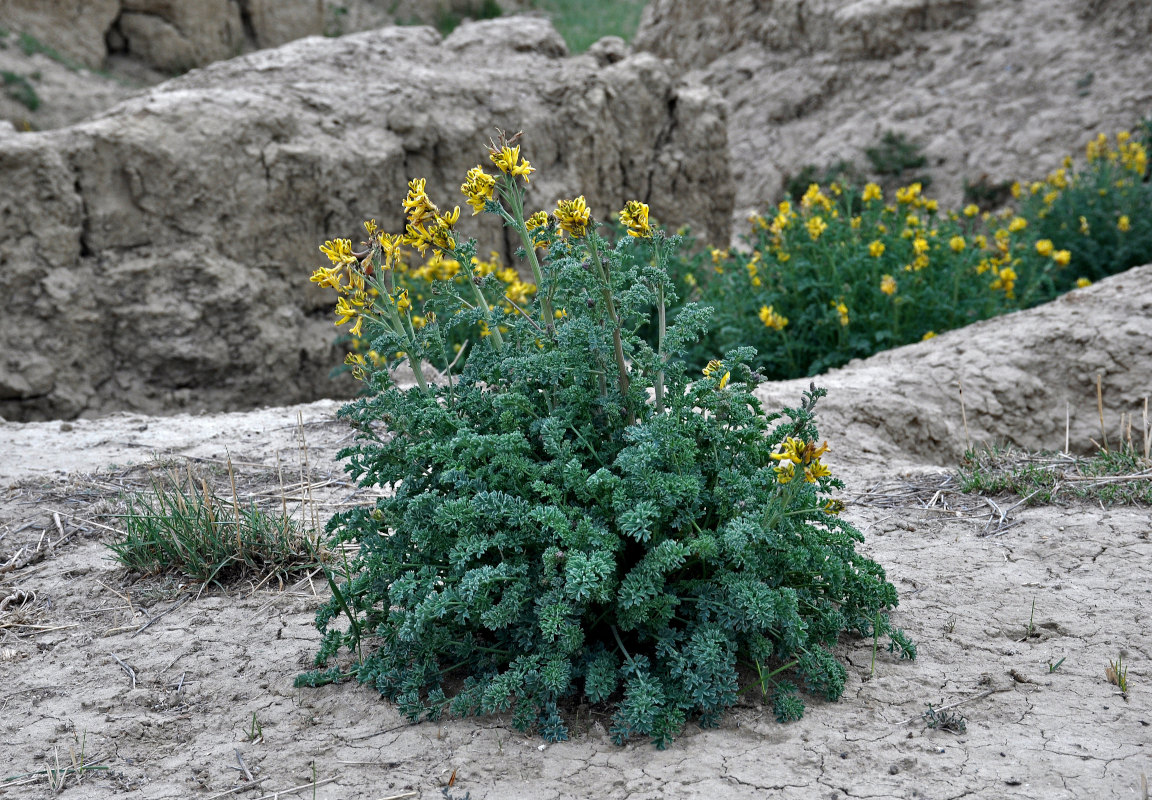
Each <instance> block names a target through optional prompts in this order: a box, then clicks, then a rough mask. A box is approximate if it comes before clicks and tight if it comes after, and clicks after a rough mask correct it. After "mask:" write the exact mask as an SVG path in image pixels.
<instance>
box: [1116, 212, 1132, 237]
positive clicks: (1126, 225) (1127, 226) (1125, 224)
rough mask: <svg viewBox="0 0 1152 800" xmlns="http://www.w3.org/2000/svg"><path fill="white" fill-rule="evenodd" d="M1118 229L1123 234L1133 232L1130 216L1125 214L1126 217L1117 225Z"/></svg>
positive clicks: (1121, 218)
mask: <svg viewBox="0 0 1152 800" xmlns="http://www.w3.org/2000/svg"><path fill="white" fill-rule="evenodd" d="M1116 227H1117V228H1119V229H1120V230H1121V231H1122V232H1123V233H1127V232H1128V231H1130V230H1132V221H1131V220H1129V219H1128V215H1127V214H1125V215H1124V216H1122V217H1120V221H1119V222H1117V223H1116Z"/></svg>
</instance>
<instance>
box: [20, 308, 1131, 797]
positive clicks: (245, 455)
mask: <svg viewBox="0 0 1152 800" xmlns="http://www.w3.org/2000/svg"><path fill="white" fill-rule="evenodd" d="M1028 313H1031V312H1028ZM1016 324H1018V322H1017V323H1016ZM977 335H978V336H979V335H988V336H994V335H998V334H997V333H996V330H995V329H989V330H988V331H987V333H986V334H979V332H978V334H977ZM971 337H972V334H971V333H965V334H964V338H965V339H971ZM939 338H940V339H942V340H943V341H942V342H939V343H937V342H930V343H925V344H924V345H916V346H913V347H912V348H905V349H904V350H903V351H895V353H896V355H890V356H888V358H889V359H895V360H896V361H899V360H900V359H901V358H905V359H906V360H907V359H915V358H921V357H924V356H923V355H922V353H923V352H924V351H928V352H929V357H931V353H932V352H933V350H932V348H941V347H943V348H947V347H950V346H952V345H950V344H949V341H950V340H949V337H947V336H945V337H939ZM958 338H959V337H957V339H958ZM901 352H905V353H907V354H909V355H907V356H901V355H900V353H901ZM870 368H872V367H871V366H870V364H869V362H868V361H866V362H863V363H861V364H858V365H850V366H849V367H848V368H846V369H845V370H842V371H840V372H839V373H834V374H832V375H829V376H827V377H826V380H825V383H826V384H827V385H829V386H830V387H831V388H832V392H833V396H834V395H835V387H836V386H837V385H840V384H843V383H851V381H850V380H849V379H850V378H851V375H852V373H853V372H854V371H858V370H867V369H870ZM337 408H338V403H337V402H335V401H321V402H318V403H312V404H309V405H304V406H296V407H289V408H269V409H264V410H262V411H256V412H246V413H234V414H224V415H204V416H199V417H194V416H175V417H166V418H161V417H142V416H137V415H131V414H118V415H113V416H110V417H105V418H101V419H94V420H77V421H74V422H68V423H60V422H55V423H50V422H45V423H26V424H21V425H16V424H13V423H7V424H3V425H0V452H2V453H3V456H4V457H3V458H2V459H0V464H2V466H0V485H2V486H4V487H5V488H3V489H0V564H5V563H7V564H9V566H7V567H5V568H2V569H0V761H2V763H3V764H4V768H3V773H4V775H3V777H5V778H6V780H5V782H4V783H3V784H0V797H3V798H36V797H44V796H49V795H51V794H53V792H54V791H55V790H54V789H53V787H52V785H51V783H50V779H51V777H52V773H53V771H55V770H57V769H62V768H64V767H66V766H67V765H68V764H71V763H83V764H84V765H85V766H86V768H85V769H84V770H82V774H81V775H79V776H78V775H75V774H67V775H65V776H64V786H63V787H62V788H61V790H60V796H63V797H71V798H84V797H118V796H125V797H140V798H186V797H194V798H224V797H233V796H235V797H243V798H247V799H248V800H252V799H253V798H268V800H271V798H279V797H285V798H289V797H315V798H318V799H321V798H322V799H325V800H335V799H336V798H348V799H349V800H351V799H357V800H359V799H363V800H382V799H383V798H397V799H400V798H405V799H406V798H442V797H452V798H457V800H460V799H461V798H465V797H469V796H470V797H471V798H474V800H485V799H488V798H492V799H493V800H495V799H496V798H509V799H511V798H525V799H526V800H527V799H528V798H532V799H533V800H535V799H536V798H546V799H551V798H557V799H559V798H584V797H596V798H620V799H621V800H623V799H624V798H628V799H629V800H640V799H641V798H653V799H655V798H764V797H773V798H777V797H778V798H829V799H830V798H887V797H898V798H959V797H979V798H1005V797H1010V798H1037V799H1038V800H1039V799H1040V798H1044V800H1050V799H1051V798H1079V797H1088V796H1095V797H1134V798H1140V797H1142V796H1146V795H1143V794H1142V792H1143V791H1144V790H1143V788H1142V787H1143V786H1144V785H1145V784H1144V783H1142V782H1145V781H1146V780H1147V778H1146V776H1148V775H1150V774H1152V752H1150V751H1152V702H1150V700H1149V698H1150V697H1152V693H1150V692H1149V690H1148V688H1147V687H1148V681H1149V678H1150V677H1152V670H1149V668H1148V664H1149V662H1150V660H1152V633H1150V627H1152V625H1150V619H1149V613H1150V609H1152V584H1150V583H1149V581H1148V580H1147V575H1148V570H1149V568H1150V566H1152V542H1150V541H1149V533H1150V530H1152V524H1150V519H1149V513H1148V509H1147V508H1146V507H1131V506H1117V507H1103V506H1100V505H1096V506H1092V505H1088V504H1079V505H1072V506H1062V507H1055V506H1052V507H1032V508H1030V507H1026V506H1023V505H1019V504H1017V501H1016V500H1014V499H1005V498H999V499H995V498H988V499H985V498H981V497H975V496H970V495H960V494H958V493H957V492H956V491H955V490H954V488H951V487H954V481H951V480H949V477H948V476H949V472H948V470H947V469H946V468H945V467H947V466H948V465H947V464H943V463H941V464H936V465H932V464H930V463H927V462H926V461H925V460H923V459H919V460H917V459H911V458H900V457H899V456H898V455H893V454H892V453H887V454H885V455H882V456H878V455H876V454H875V452H876V448H872V447H869V446H868V443H867V442H862V441H861V437H860V436H859V435H853V436H851V437H849V436H847V435H846V434H845V428H846V423H845V422H844V421H843V419H842V418H840V417H838V416H837V415H836V414H835V413H832V414H830V415H828V417H827V418H826V420H825V425H824V429H823V431H822V433H824V434H825V435H827V436H828V438H829V439H830V440H831V441H832V444H833V446H834V447H835V448H837V458H836V463H835V464H834V466H835V467H836V468H837V471H838V473H839V474H840V475H841V476H843V477H844V479H845V480H846V482H847V492H846V499H848V500H849V501H850V502H849V510H848V511H847V512H846V513H847V514H848V516H849V518H850V519H851V520H852V521H853V522H854V523H855V524H856V525H857V526H858V527H859V528H860V529H861V530H862V531H863V532H864V533H865V536H866V541H865V544H864V545H863V549H864V551H865V552H867V554H868V555H870V556H871V557H873V558H875V559H876V560H877V561H879V562H880V563H881V564H883V565H884V566H885V567H886V569H887V570H888V574H889V578H890V580H892V581H893V583H894V584H895V585H896V587H897V588H898V590H899V595H900V607H899V609H898V610H897V612H896V615H895V621H896V623H897V624H898V625H900V626H902V627H903V628H904V629H905V630H906V631H907V632H908V633H909V634H910V635H911V636H912V638H913V639H914V640H915V641H916V642H917V644H918V652H919V656H918V658H917V659H916V660H915V661H914V662H909V661H897V660H895V659H894V658H893V657H892V656H891V655H889V654H888V653H886V652H885V651H884V649H883V647H881V649H880V652H879V653H877V654H876V657H875V667H874V668H873V666H872V658H873V646H872V641H871V640H869V639H852V638H846V639H844V640H842V642H841V645H840V654H841V655H842V656H843V657H844V658H845V659H846V660H847V662H848V665H849V680H848V685H847V690H846V691H845V693H844V696H843V698H842V699H841V700H840V701H838V702H836V703H825V702H819V701H813V700H809V702H808V710H807V713H806V714H805V716H804V718H803V719H802V720H800V721H798V722H794V723H790V724H787V725H782V724H779V723H777V722H776V721H775V720H774V718H773V716H772V713H771V709H770V706H768V705H766V704H765V703H764V702H763V701H762V699H761V698H759V697H757V696H756V693H755V691H753V692H749V693H747V694H745V695H744V696H743V699H742V700H741V702H740V704H739V705H738V706H737V707H736V708H735V709H734V710H733V712H732V713H730V714H729V715H727V716H726V718H725V719H724V721H723V724H722V725H721V727H720V728H719V729H715V730H701V729H699V728H696V727H693V726H690V727H689V728H688V729H686V730H685V731H684V733H683V735H682V736H680V737H679V738H678V739H677V740H676V741H675V742H674V743H673V744H672V745H671V746H670V747H669V748H668V749H667V750H665V751H657V750H655V749H654V748H653V747H652V746H651V745H649V744H646V743H637V744H631V745H629V746H626V747H617V746H616V745H614V744H613V743H612V742H611V741H610V739H609V737H608V735H607V733H606V728H607V726H608V720H607V716H606V714H604V713H603V711H602V709H599V708H596V707H584V706H582V707H579V708H575V709H571V710H570V711H569V722H570V727H571V728H572V731H573V737H572V739H571V740H570V741H567V742H563V743H558V744H545V743H544V742H543V741H542V740H541V739H538V738H534V737H532V736H528V735H524V734H521V733H519V732H517V731H516V730H515V729H514V728H513V727H512V726H511V721H510V719H508V718H506V717H502V716H491V717H483V718H479V719H476V718H472V719H465V720H446V721H442V722H435V723H434V722H424V723H420V724H416V725H411V724H408V723H406V721H405V720H404V719H403V718H402V716H401V715H400V714H399V713H398V712H397V711H396V709H395V708H394V707H393V706H391V705H390V704H388V703H386V702H383V701H382V700H381V699H380V698H379V697H378V696H377V695H376V694H375V693H374V692H372V691H370V690H369V689H368V688H367V687H364V686H359V685H355V684H343V685H336V686H327V687H323V688H319V689H307V688H305V689H297V688H293V679H294V677H295V676H296V675H297V674H298V673H299V672H300V671H301V670H302V669H304V668H306V667H308V666H309V660H310V659H311V657H312V655H313V653H314V651H315V648H316V646H317V642H318V638H319V635H318V633H317V631H316V629H315V628H314V627H313V618H314V613H315V610H316V608H317V607H318V606H319V604H320V603H321V602H322V600H323V599H324V598H325V595H326V589H325V587H324V585H323V578H322V576H316V575H315V574H314V575H312V576H311V577H310V578H304V579H303V580H301V581H299V582H297V583H295V584H294V585H281V584H277V585H268V584H266V585H263V586H255V585H253V583H251V582H249V583H246V584H239V585H237V584H231V585H229V586H228V588H227V591H221V590H219V589H209V590H205V591H203V592H199V591H197V589H196V587H193V586H188V585H186V584H183V583H181V582H179V580H178V579H174V578H157V577H153V578H142V577H139V576H134V575H130V574H128V573H126V572H125V571H124V570H123V569H122V568H119V567H117V566H116V565H115V564H114V563H113V562H111V561H110V560H109V558H108V551H107V548H106V544H107V542H109V541H111V540H112V539H113V538H114V537H115V536H116V535H117V534H116V532H115V529H116V528H117V526H118V522H119V520H118V518H117V517H116V516H115V514H116V513H119V512H120V510H121V509H122V500H121V498H122V497H123V495H124V494H125V493H127V492H130V491H133V490H139V489H143V488H145V487H146V486H147V485H148V481H149V476H150V475H152V474H154V473H158V472H163V471H164V470H165V469H169V468H175V469H180V470H186V469H187V468H188V467H189V465H190V466H191V468H192V469H193V470H194V471H196V473H197V474H198V475H200V476H203V477H205V479H207V480H208V481H210V482H212V483H213V485H215V486H216V487H217V488H218V489H219V490H220V491H221V492H222V493H224V494H227V493H228V492H229V491H230V490H229V477H228V471H227V466H226V463H227V461H228V460H229V459H231V461H232V463H233V465H234V470H235V476H236V480H237V486H238V489H237V492H238V494H239V496H240V498H241V500H242V501H243V502H247V501H252V502H256V503H257V504H260V505H263V506H264V507H266V508H269V509H271V510H279V509H282V507H283V504H284V503H285V502H286V503H288V513H289V514H291V515H293V516H296V517H298V518H299V519H300V520H302V521H303V522H304V523H305V525H307V526H312V525H315V524H317V523H319V524H322V523H323V520H324V519H325V518H326V517H327V515H328V514H330V513H331V512H332V511H333V510H334V509H336V508H339V507H341V506H343V505H346V504H349V503H355V502H363V501H364V500H365V498H364V496H363V492H362V491H361V490H358V489H356V487H355V486H354V485H353V484H352V483H351V482H350V481H349V480H348V479H347V478H346V477H345V476H344V475H343V473H342V470H341V468H340V465H339V464H338V463H337V462H336V461H335V460H334V458H333V455H334V453H335V452H336V451H337V450H338V449H339V447H340V446H341V445H342V444H343V443H347V442H348V441H349V440H350V438H351V437H350V431H349V430H348V429H347V428H346V427H345V426H344V424H343V423H341V422H340V421H338V420H337V419H336V418H335V412H336V409H337ZM942 413H944V412H942ZM947 413H951V412H947ZM974 424H975V423H974ZM938 460H939V459H938ZM16 564H22V566H19V567H16V566H14V565H16ZM1118 657H1122V658H1123V660H1124V661H1125V662H1126V663H1130V664H1131V668H1130V671H1129V673H1128V683H1129V691H1128V692H1127V694H1122V693H1120V691H1119V689H1118V687H1117V686H1116V685H1114V684H1112V683H1110V682H1109V681H1108V680H1107V679H1106V676H1105V671H1106V668H1107V667H1108V665H1109V662H1110V661H1111V660H1114V659H1116V658H1118ZM930 705H931V707H932V708H934V709H941V712H940V713H941V714H942V715H943V716H941V717H939V720H940V721H947V720H951V721H952V722H953V723H954V725H953V726H952V727H955V728H959V727H960V725H959V723H958V720H960V719H962V720H963V723H964V724H963V729H962V730H948V729H947V726H940V725H937V726H936V727H932V726H930V725H929V724H928V719H927V718H926V717H925V712H927V711H928V710H929V707H930ZM8 776H12V777H8ZM450 783H451V784H452V785H451V787H450V788H449V784H450Z"/></svg>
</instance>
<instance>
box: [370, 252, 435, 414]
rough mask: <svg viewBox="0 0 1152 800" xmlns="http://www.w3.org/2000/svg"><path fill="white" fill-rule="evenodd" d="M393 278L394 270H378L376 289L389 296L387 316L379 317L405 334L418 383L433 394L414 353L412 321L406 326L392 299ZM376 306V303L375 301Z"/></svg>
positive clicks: (414, 338)
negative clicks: (413, 355) (391, 285)
mask: <svg viewBox="0 0 1152 800" xmlns="http://www.w3.org/2000/svg"><path fill="white" fill-rule="evenodd" d="M391 278H392V270H379V269H378V270H376V272H375V274H374V276H373V279H372V283H373V284H374V285H375V288H376V291H377V292H378V293H379V294H380V295H381V296H382V297H387V298H388V303H387V311H388V313H387V316H386V317H381V318H379V319H380V321H381V322H384V323H385V324H386V325H388V327H389V328H391V329H392V332H393V333H394V334H396V335H398V336H403V337H404V339H405V340H406V341H407V342H408V350H407V352H408V363H409V364H411V365H412V374H413V375H415V376H416V385H417V386H419V387H420V391H421V392H423V393H424V394H431V391H432V390H431V389H430V388H429V386H428V381H427V380H425V379H424V369H423V367H422V366H421V364H420V359H419V358H413V357H412V353H413V352H415V350H416V349H417V348H416V335H415V333H414V332H413V331H412V326H411V322H409V324H408V327H407V328H405V327H404V323H403V321H402V320H401V319H400V312H399V310H398V309H397V308H396V301H395V300H393V299H392V293H391V291H389V288H390V284H391V283H392V281H391ZM373 305H374V306H375V305H376V303H373Z"/></svg>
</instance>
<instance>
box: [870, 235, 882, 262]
mask: <svg viewBox="0 0 1152 800" xmlns="http://www.w3.org/2000/svg"><path fill="white" fill-rule="evenodd" d="M868 255H870V256H872V257H873V258H880V256H882V255H884V243H883V242H882V241H880V240H879V239H877V240H876V241H874V242H872V244H870V245H868Z"/></svg>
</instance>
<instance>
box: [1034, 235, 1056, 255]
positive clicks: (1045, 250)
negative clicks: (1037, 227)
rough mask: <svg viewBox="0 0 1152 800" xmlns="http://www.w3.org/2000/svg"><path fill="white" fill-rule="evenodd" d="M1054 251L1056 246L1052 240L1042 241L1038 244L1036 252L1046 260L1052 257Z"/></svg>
mask: <svg viewBox="0 0 1152 800" xmlns="http://www.w3.org/2000/svg"><path fill="white" fill-rule="evenodd" d="M1053 249H1054V246H1053V244H1052V240H1051V239H1041V240H1040V241H1038V242H1036V252H1037V253H1039V254H1040V255H1042V256H1044V257H1045V258H1047V257H1048V256H1050V255H1052V250H1053Z"/></svg>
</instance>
